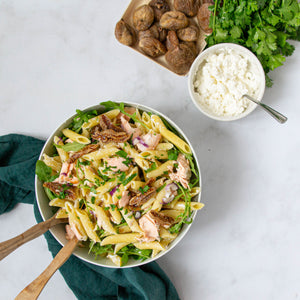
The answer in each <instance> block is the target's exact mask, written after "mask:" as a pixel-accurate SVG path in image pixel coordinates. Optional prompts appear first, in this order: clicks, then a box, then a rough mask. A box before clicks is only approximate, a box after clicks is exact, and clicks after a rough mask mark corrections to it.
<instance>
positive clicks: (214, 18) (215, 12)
mask: <svg viewBox="0 0 300 300" xmlns="http://www.w3.org/2000/svg"><path fill="white" fill-rule="evenodd" d="M217 5H218V0H216V2H215V8H214V15H213V33H214V37H215V36H216V31H215V24H216V14H217Z"/></svg>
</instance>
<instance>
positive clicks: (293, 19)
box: [206, 0, 300, 87]
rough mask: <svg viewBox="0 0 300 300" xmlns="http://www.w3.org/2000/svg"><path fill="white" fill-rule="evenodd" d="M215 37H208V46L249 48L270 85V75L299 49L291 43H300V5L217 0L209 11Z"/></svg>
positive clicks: (279, 0) (287, 0) (292, 0)
mask: <svg viewBox="0 0 300 300" xmlns="http://www.w3.org/2000/svg"><path fill="white" fill-rule="evenodd" d="M209 9H210V10H211V11H212V14H211V16H210V27H211V28H212V29H213V33H212V34H211V35H210V36H208V37H206V42H207V46H208V47H210V46H212V45H215V44H218V43H236V44H240V45H242V46H245V47H247V48H248V49H249V50H251V51H252V52H253V53H254V54H255V55H256V56H257V57H258V59H259V60H260V62H261V64H262V66H263V68H264V70H265V73H266V85H267V86H268V87H271V86H272V84H273V83H272V80H271V79H270V77H269V76H268V75H267V73H269V71H271V70H274V69H275V68H277V67H279V66H281V65H282V64H283V62H284V61H285V57H286V56H290V55H292V53H293V52H294V50H295V47H294V46H293V45H291V44H289V43H288V42H287V40H289V39H290V40H297V41H299V40H300V30H299V25H300V3H298V1H297V0H270V1H269V0H268V1H267V0H239V1H228V0H227V1H226V0H224V1H221V0H215V4H214V5H212V6H210V8H209Z"/></svg>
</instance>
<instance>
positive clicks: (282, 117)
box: [244, 95, 287, 124]
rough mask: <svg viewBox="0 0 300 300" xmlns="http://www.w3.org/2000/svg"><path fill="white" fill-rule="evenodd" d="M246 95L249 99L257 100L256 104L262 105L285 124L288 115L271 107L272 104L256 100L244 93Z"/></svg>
mask: <svg viewBox="0 0 300 300" xmlns="http://www.w3.org/2000/svg"><path fill="white" fill-rule="evenodd" d="M244 97H246V98H248V99H249V100H251V101H253V102H255V103H256V104H258V105H260V106H261V107H262V108H263V109H264V110H265V111H266V112H267V113H268V114H270V115H271V116H272V117H273V118H274V119H275V120H276V121H278V122H279V123H281V124H283V123H285V122H286V121H287V117H286V116H284V115H283V114H281V113H280V112H278V111H277V110H275V109H273V108H271V107H270V106H268V105H266V104H264V103H261V102H260V101H257V100H255V99H254V98H252V97H251V96H249V95H244Z"/></svg>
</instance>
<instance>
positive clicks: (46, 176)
mask: <svg viewBox="0 0 300 300" xmlns="http://www.w3.org/2000/svg"><path fill="white" fill-rule="evenodd" d="M52 173H53V171H52V169H51V168H50V167H48V166H47V165H46V164H45V163H44V162H43V161H42V160H38V161H37V162H36V165H35V174H36V175H37V177H38V179H39V180H40V181H42V182H51V181H53V180H54V179H56V178H57V177H58V176H57V175H55V176H53V175H52Z"/></svg>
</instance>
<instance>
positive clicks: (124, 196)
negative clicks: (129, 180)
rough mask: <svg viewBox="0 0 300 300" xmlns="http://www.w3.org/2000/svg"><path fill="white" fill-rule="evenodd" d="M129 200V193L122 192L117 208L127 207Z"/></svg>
mask: <svg viewBox="0 0 300 300" xmlns="http://www.w3.org/2000/svg"><path fill="white" fill-rule="evenodd" d="M129 200H130V196H129V192H128V191H124V192H123V193H122V198H121V199H120V200H119V201H118V205H119V207H125V206H127V205H128V203H129Z"/></svg>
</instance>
